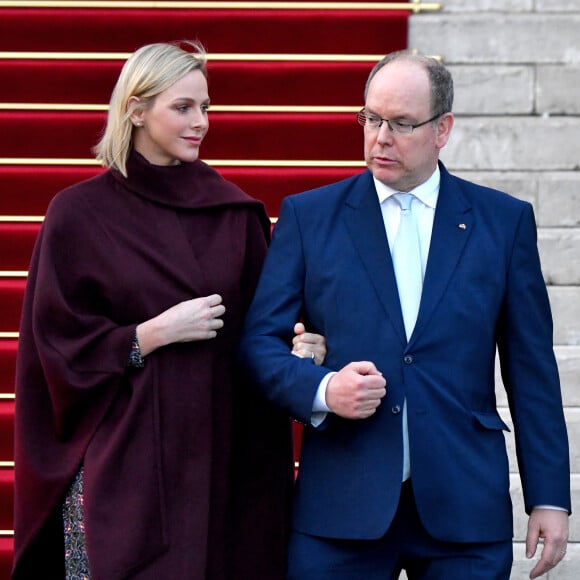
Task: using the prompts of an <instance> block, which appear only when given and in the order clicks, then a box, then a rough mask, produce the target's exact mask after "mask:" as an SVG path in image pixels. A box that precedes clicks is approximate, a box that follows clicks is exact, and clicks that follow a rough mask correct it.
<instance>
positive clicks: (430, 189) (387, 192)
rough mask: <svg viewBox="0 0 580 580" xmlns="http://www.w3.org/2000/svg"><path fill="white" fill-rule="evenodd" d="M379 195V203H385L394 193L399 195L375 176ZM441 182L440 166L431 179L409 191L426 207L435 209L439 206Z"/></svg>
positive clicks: (374, 179)
mask: <svg viewBox="0 0 580 580" xmlns="http://www.w3.org/2000/svg"><path fill="white" fill-rule="evenodd" d="M373 181H374V182H375V188H376V190H377V195H378V196H379V203H383V202H384V201H385V200H386V199H388V198H389V197H391V196H392V195H393V194H394V193H398V192H397V190H396V189H393V188H391V187H389V186H388V185H385V184H384V183H382V182H381V181H379V180H378V179H377V178H376V177H375V176H374V175H373ZM440 182H441V173H440V171H439V165H437V166H436V167H435V171H434V172H433V174H432V175H431V177H430V178H429V179H428V180H427V181H424V182H423V183H421V185H418V186H417V187H416V188H415V189H412V190H411V191H409V193H412V194H413V195H414V196H415V197H416V198H417V199H419V200H421V201H422V202H423V203H424V204H425V205H426V206H428V207H431V208H433V209H435V207H436V206H437V198H438V197H439V184H440Z"/></svg>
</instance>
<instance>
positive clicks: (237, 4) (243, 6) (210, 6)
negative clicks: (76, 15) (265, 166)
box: [0, 0, 442, 13]
mask: <svg viewBox="0 0 580 580" xmlns="http://www.w3.org/2000/svg"><path fill="white" fill-rule="evenodd" d="M0 8H107V9H114V8H119V9H120V8H125V9H126V8H130V9H145V8H155V9H157V10H175V9H198V10H204V9H206V10H409V11H411V12H414V13H419V12H425V11H436V10H441V8H442V4H441V3H439V2H425V3H423V2H422V1H421V0H412V1H411V2H300V1H298V2H292V1H289V2H283V1H282V2H277V1H272V2H269V1H266V2H247V1H235V0H234V1H231V2H230V1H227V0H217V1H215V0H214V1H212V0H209V1H207V0H206V1H204V0H199V1H186V0H178V1H173V2H172V1H169V0H165V1H163V2H159V1H155V0H74V1H71V0H68V1H66V0H0Z"/></svg>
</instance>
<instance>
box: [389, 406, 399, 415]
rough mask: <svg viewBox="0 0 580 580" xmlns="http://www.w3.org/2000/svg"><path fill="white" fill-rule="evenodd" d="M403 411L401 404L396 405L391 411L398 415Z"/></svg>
mask: <svg viewBox="0 0 580 580" xmlns="http://www.w3.org/2000/svg"><path fill="white" fill-rule="evenodd" d="M400 412H401V407H399V405H395V406H394V407H392V408H391V413H392V414H393V415H398V414H399V413H400Z"/></svg>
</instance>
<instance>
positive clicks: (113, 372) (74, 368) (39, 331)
mask: <svg viewBox="0 0 580 580" xmlns="http://www.w3.org/2000/svg"><path fill="white" fill-rule="evenodd" d="M127 169H128V174H129V178H128V179H125V178H124V177H123V176H122V175H121V174H120V173H118V172H116V171H112V170H108V171H106V172H104V173H102V174H101V175H99V176H97V177H95V178H93V179H90V180H88V181H85V182H82V183H79V184H77V185H74V186H72V187H70V188H68V189H65V190H64V191H62V192H60V193H59V194H58V195H57V196H56V197H55V198H54V199H53V200H52V202H51V204H50V206H49V208H48V211H47V215H46V219H45V222H44V224H43V226H42V229H41V232H40V234H39V238H38V240H37V243H36V247H35V250H34V253H33V256H32V260H31V264H30V271H29V278H28V283H27V289H26V295H25V300H24V306H23V315H22V321H21V329H20V342H19V348H18V363H17V380H16V413H15V421H16V428H15V441H16V443H15V466H16V467H15V469H16V476H15V563H14V569H13V578H14V580H20V579H26V580H29V579H30V578H51V579H55V578H61V577H63V576H62V575H63V561H64V551H63V529H62V528H63V524H62V516H61V505H62V502H63V499H64V497H65V495H66V493H67V490H68V487H69V485H70V484H71V482H72V480H73V478H74V476H75V474H76V473H77V472H78V470H79V468H80V467H81V466H84V514H85V529H86V539H87V549H88V557H89V562H90V567H91V572H92V576H93V580H116V579H121V578H138V579H139V580H148V579H151V580H153V579H154V580H159V579H162V578H171V579H172V580H181V579H184V580H185V579H187V580H202V579H208V580H222V579H224V580H225V579H228V580H229V579H232V580H233V579H235V580H241V579H247V580H259V579H264V580H266V579H268V580H278V579H282V578H284V571H285V565H286V557H285V547H286V540H287V537H286V534H287V529H288V520H287V518H288V503H289V497H290V494H291V488H292V484H293V471H292V468H293V466H292V449H291V431H290V425H289V422H288V420H287V419H286V418H285V417H284V416H282V415H281V414H280V412H279V411H277V410H275V409H274V408H273V407H270V406H269V405H268V404H267V403H266V402H264V401H263V400H262V399H260V398H258V395H256V394H254V392H253V391H252V389H251V388H249V387H248V386H247V385H244V384H243V379H242V378H241V376H240V374H239V372H238V370H237V369H236V365H235V357H236V349H237V343H238V338H239V333H240V328H241V323H242V319H243V316H244V314H245V312H246V309H247V307H248V305H249V302H250V300H251V297H252V295H253V292H254V289H255V286H256V283H257V279H258V276H259V272H260V270H261V266H262V262H263V258H264V255H265V252H266V246H267V239H268V236H269V221H268V219H267V216H266V214H265V210H264V207H263V205H262V204H261V203H260V202H258V201H256V200H254V199H252V198H250V197H249V196H247V195H246V194H245V193H244V192H242V191H241V190H240V189H239V188H238V187H237V186H235V185H233V184H231V183H229V182H227V181H225V180H224V179H223V178H222V177H221V176H219V174H218V173H217V172H215V171H214V170H213V169H211V168H210V167H209V166H208V165H206V164H205V163H203V162H201V161H199V160H198V161H195V162H193V163H184V164H181V165H178V166H172V167H159V166H153V165H150V164H149V163H148V162H147V161H146V160H145V159H144V158H143V157H141V156H140V155H138V154H137V153H135V152H133V153H132V154H131V156H130V159H129V163H128V167H127ZM214 293H217V294H220V295H221V296H222V298H223V303H224V305H225V307H226V313H225V315H224V317H223V320H224V327H223V328H222V329H221V330H219V331H218V336H217V338H215V339H211V340H206V341H197V342H189V343H177V344H171V345H168V346H166V347H163V348H160V349H158V350H157V351H155V352H153V353H151V354H150V355H149V356H147V357H146V359H145V366H144V368H130V367H128V357H129V353H130V350H131V343H132V340H133V336H134V332H135V327H136V325H137V324H139V323H140V322H143V321H145V320H147V319H149V318H152V317H154V316H156V315H157V314H159V313H161V312H162V311H163V310H165V309H167V308H169V307H171V306H173V305H175V304H177V303H179V302H181V301H184V300H189V299H192V298H197V297H201V296H207V295H210V294H214Z"/></svg>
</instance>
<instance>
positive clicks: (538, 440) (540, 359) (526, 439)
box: [498, 204, 571, 513]
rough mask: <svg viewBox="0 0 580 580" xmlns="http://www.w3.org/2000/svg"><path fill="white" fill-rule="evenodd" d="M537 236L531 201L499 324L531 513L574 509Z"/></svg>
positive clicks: (518, 238) (513, 257) (514, 252)
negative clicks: (546, 508)
mask: <svg viewBox="0 0 580 580" xmlns="http://www.w3.org/2000/svg"><path fill="white" fill-rule="evenodd" d="M536 238H537V234H536V224H535V220H534V214H533V210H532V207H531V206H530V205H528V204H527V205H526V206H525V207H524V210H523V211H522V214H521V217H520V221H519V226H518V229H517V232H516V236H515V239H514V244H513V249H512V255H511V261H510V265H509V270H508V279H507V291H506V296H505V300H504V303H503V307H502V312H501V317H500V325H499V329H498V352H499V357H500V364H501V372H502V379H503V382H504V386H505V388H506V391H507V395H508V402H509V406H510V411H511V416H512V420H513V423H514V433H515V442H516V454H517V459H518V466H519V470H520V475H521V478H522V486H523V492H524V500H525V506H526V511H527V512H528V513H529V512H530V511H531V510H532V509H533V507H534V506H537V505H554V506H559V507H562V508H565V509H567V510H568V511H570V510H571V506H570V465H569V451H568V438H567V433H566V424H565V420H564V413H563V408H562V396H561V392H560V381H559V377H558V368H557V365H556V360H555V357H554V352H553V338H552V335H553V324H552V315H551V311H550V304H549V299H548V294H547V290H546V285H545V283H544V279H543V276H542V271H541V266H540V259H539V255H538V249H537V241H536Z"/></svg>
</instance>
